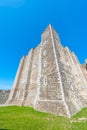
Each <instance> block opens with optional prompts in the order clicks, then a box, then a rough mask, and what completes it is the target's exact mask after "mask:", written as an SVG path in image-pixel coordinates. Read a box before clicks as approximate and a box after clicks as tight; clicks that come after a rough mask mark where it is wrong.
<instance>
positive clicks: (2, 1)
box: [0, 0, 25, 7]
mask: <svg viewBox="0 0 87 130" xmlns="http://www.w3.org/2000/svg"><path fill="white" fill-rule="evenodd" d="M24 1H25V0H0V6H11V7H18V6H22V5H23V4H24Z"/></svg>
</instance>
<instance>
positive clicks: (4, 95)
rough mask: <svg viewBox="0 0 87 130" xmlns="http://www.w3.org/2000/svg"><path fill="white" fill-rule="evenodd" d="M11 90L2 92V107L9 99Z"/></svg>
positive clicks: (0, 98)
mask: <svg viewBox="0 0 87 130" xmlns="http://www.w3.org/2000/svg"><path fill="white" fill-rule="evenodd" d="M9 93H10V90H0V105H1V104H4V103H5V102H6V100H7V99H8V97H9Z"/></svg>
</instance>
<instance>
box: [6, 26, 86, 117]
mask: <svg viewBox="0 0 87 130" xmlns="http://www.w3.org/2000/svg"><path fill="white" fill-rule="evenodd" d="M7 104H16V105H25V106H32V107H34V108H35V109H37V110H39V111H46V112H50V113H54V114H57V115H64V116H68V117H70V116H71V115H73V114H75V113H76V112H78V111H79V110H80V109H81V108H83V107H85V106H87V72H86V70H85V68H84V67H82V66H81V65H80V63H79V61H78V59H77V57H76V55H75V54H74V53H73V52H71V51H70V50H69V48H68V47H63V46H62V45H61V42H60V39H59V36H58V34H57V32H56V31H55V30H54V29H53V28H52V26H51V25H49V26H48V28H47V29H46V30H45V31H44V32H43V34H42V40H41V43H40V44H39V46H38V47H37V48H36V49H31V51H30V52H29V54H28V55H27V56H25V57H23V58H22V60H21V62H20V65H19V69H18V72H17V74H16V78H15V81H14V85H13V88H12V90H11V93H10V95H9V98H8V100H7Z"/></svg>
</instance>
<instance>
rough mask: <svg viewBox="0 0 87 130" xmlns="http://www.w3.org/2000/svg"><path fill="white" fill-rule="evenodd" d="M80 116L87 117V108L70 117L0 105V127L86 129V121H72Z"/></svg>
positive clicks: (40, 129) (32, 129)
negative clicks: (71, 121)
mask: <svg viewBox="0 0 87 130" xmlns="http://www.w3.org/2000/svg"><path fill="white" fill-rule="evenodd" d="M80 117H87V108H85V109H83V110H82V111H81V112H79V113H77V114H76V115H75V116H73V117H72V118H71V119H69V118H66V117H62V116H54V115H52V114H48V113H44V112H38V111H35V110H34V109H33V108H30V107H18V106H8V107H0V129H9V130H10V129H14V130H87V121H85V122H73V123H70V120H76V119H78V118H80Z"/></svg>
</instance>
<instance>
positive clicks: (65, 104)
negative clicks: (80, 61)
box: [49, 25, 70, 117]
mask: <svg viewBox="0 0 87 130" xmlns="http://www.w3.org/2000/svg"><path fill="white" fill-rule="evenodd" d="M49 27H50V32H51V38H52V43H53V50H54V54H55V60H56V65H57V71H58V77H59V79H60V86H61V94H62V100H63V103H64V106H65V108H66V112H67V115H68V116H69V117H70V112H69V108H68V105H67V103H66V101H65V96H64V90H63V84H62V78H61V73H60V69H59V63H58V60H57V55H56V48H55V43H54V38H53V32H52V27H51V25H49Z"/></svg>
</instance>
